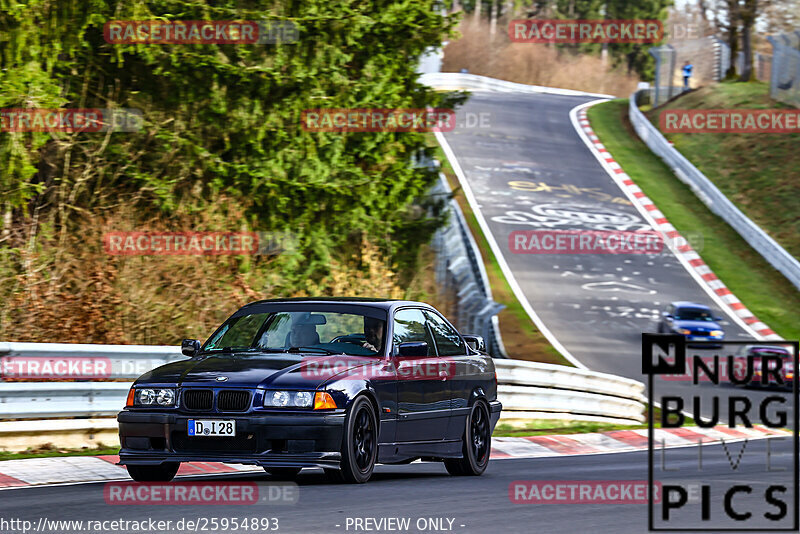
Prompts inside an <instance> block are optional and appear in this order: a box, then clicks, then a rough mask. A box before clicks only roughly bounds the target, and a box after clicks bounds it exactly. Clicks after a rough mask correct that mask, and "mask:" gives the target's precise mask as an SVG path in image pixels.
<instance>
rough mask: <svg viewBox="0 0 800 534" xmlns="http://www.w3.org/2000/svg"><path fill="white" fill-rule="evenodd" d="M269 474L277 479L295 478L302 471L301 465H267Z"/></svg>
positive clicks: (266, 469)
mask: <svg viewBox="0 0 800 534" xmlns="http://www.w3.org/2000/svg"><path fill="white" fill-rule="evenodd" d="M264 471H266V472H267V473H268V474H269V476H271V477H272V478H274V479H276V480H294V479H295V478H297V475H298V474H299V473H300V468H299V467H265V468H264Z"/></svg>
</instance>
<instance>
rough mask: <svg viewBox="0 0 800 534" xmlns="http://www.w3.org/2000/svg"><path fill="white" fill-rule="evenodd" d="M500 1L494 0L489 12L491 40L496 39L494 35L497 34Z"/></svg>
mask: <svg viewBox="0 0 800 534" xmlns="http://www.w3.org/2000/svg"><path fill="white" fill-rule="evenodd" d="M498 1H499V0H492V5H491V9H490V10H489V38H490V39H494V34H495V32H497V10H498V5H497V2H498Z"/></svg>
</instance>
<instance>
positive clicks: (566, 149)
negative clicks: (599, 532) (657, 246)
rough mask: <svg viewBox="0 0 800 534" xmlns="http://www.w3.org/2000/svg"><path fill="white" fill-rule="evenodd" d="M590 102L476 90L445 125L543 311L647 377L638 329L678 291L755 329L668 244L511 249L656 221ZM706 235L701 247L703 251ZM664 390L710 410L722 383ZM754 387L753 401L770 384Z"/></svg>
mask: <svg viewBox="0 0 800 534" xmlns="http://www.w3.org/2000/svg"><path fill="white" fill-rule="evenodd" d="M592 100H595V98H593V97H578V96H561V95H553V94H541V95H527V94H525V95H521V94H513V93H474V94H473V96H472V97H471V98H470V99H469V101H468V102H467V103H466V104H465V105H464V106H463V107H462V108H461V109H460V110H459V112H458V114H457V121H456V122H457V124H458V125H461V126H462V127H457V128H456V129H455V130H453V131H452V132H448V133H445V134H444V138H445V140H446V142H447V144H448V145H449V146H450V148H451V149H452V155H454V156H455V158H456V160H457V163H458V166H460V167H461V169H462V170H463V176H464V177H465V178H466V181H467V183H468V185H469V188H470V189H471V191H472V193H473V195H474V198H475V200H476V202H477V203H478V206H479V210H480V212H481V213H482V215H483V217H484V219H485V221H486V222H487V224H488V227H489V230H490V232H491V234H492V235H493V236H494V239H495V241H496V242H497V244H498V247H499V252H500V253H501V254H502V256H503V259H504V260H505V262H506V263H507V264H508V266H509V268H510V270H511V272H512V273H513V276H514V278H515V279H516V282H517V283H518V284H519V287H520V288H521V290H522V292H523V293H524V296H525V298H527V300H528V302H529V303H530V305H531V306H532V308H533V310H534V311H535V313H536V314H537V315H538V316H539V318H540V319H541V321H542V322H543V323H544V325H545V326H546V327H547V329H549V330H550V332H552V334H553V336H554V337H555V338H556V339H557V340H558V341H559V342H560V343H561V345H562V346H563V347H564V348H565V349H566V350H567V351H569V353H570V354H571V355H572V356H573V357H574V358H575V359H577V360H578V361H579V362H580V363H582V364H584V365H585V366H586V367H588V368H589V369H591V370H594V371H601V372H608V373H613V374H616V375H621V376H626V377H629V378H633V379H636V380H641V381H645V382H646V377H645V376H643V375H642V372H641V369H642V365H641V334H642V332H655V331H656V330H655V327H656V324H657V319H658V318H659V314H660V312H661V311H662V310H663V309H664V307H665V306H666V305H667V304H668V303H670V302H672V301H678V300H689V301H695V302H700V303H703V304H706V305H709V306H711V307H712V309H714V310H716V311H717V312H718V313H719V315H720V316H722V317H723V318H724V319H725V320H724V321H722V322H721V324H722V326H723V328H724V329H725V332H726V339H727V340H747V339H753V337H752V336H751V335H750V334H749V333H748V332H747V331H746V330H745V329H744V328H742V327H741V326H739V325H738V324H736V323H735V322H734V320H733V317H732V316H730V315H729V314H728V313H727V312H726V311H725V309H723V308H722V307H721V306H719V305H718V304H717V303H715V302H714V301H713V299H712V298H711V297H710V296H709V294H708V293H706V291H704V289H703V288H702V287H701V286H700V285H699V284H698V283H697V282H696V281H695V279H694V278H693V277H692V276H691V275H690V274H689V273H688V272H687V270H686V269H685V268H684V267H683V265H682V264H681V263H680V262H679V260H678V259H677V258H676V257H675V255H674V254H673V253H672V252H671V251H669V250H668V249H667V248H664V250H663V251H662V252H661V253H658V254H522V253H515V252H513V251H512V247H511V245H510V243H509V235H510V234H511V232H512V231H516V230H545V229H548V228H552V229H559V230H620V231H634V230H639V229H651V228H650V226H649V225H648V224H647V222H646V221H645V219H644V218H643V217H642V216H641V214H640V213H639V212H638V211H637V210H636V208H635V207H634V206H632V205H631V203H630V202H629V201H628V200H627V198H626V197H625V195H624V193H623V192H622V190H621V189H620V188H619V187H618V186H617V185H616V183H615V182H614V181H613V180H612V179H611V178H610V177H609V176H608V174H607V173H606V171H605V170H604V169H603V168H602V167H601V165H600V163H599V162H598V161H597V159H596V158H595V157H594V155H593V154H592V153H591V151H590V150H589V148H588V147H586V145H585V144H584V143H583V141H582V140H581V138H580V136H579V135H578V133H577V132H576V130H575V128H574V127H573V124H572V122H571V120H570V110H572V109H573V108H575V107H576V106H579V105H581V104H583V103H586V102H590V101H592ZM478 119H480V120H478ZM480 121H482V122H480ZM475 124H482V125H483V127H480V126H475ZM468 126H472V127H468ZM451 163H452V162H451ZM687 237H690V238H691V236H687ZM699 243H700V244H698V242H697V241H695V242H693V245H694V248H695V249H696V250H697V251H698V252H699V253H700V254H701V255H702V241H699ZM702 352H703V353H706V352H708V353H709V354H713V352H709V351H707V350H704V351H702ZM657 380H659V379H657ZM656 389H657V394H658V395H660V394H661V393H662V392H663V393H666V394H676V395H681V396H683V397H684V398H685V399H688V398H689V397H690V396H691V395H699V396H700V397H702V398H703V399H704V401H705V402H704V406H703V409H702V412H703V413H704V414H706V415H708V414H709V413H710V412H707V411H706V409H705V406H709V405H710V404H709V403H708V401H709V400H710V397H711V396H712V395H713V394H714V393H715V392H716V388H715V387H714V386H712V385H711V384H705V385H704V386H702V387H700V388H698V387H697V386H694V385H692V384H691V382H689V383H687V382H675V381H673V382H669V383H666V382H664V383H662V384H660V387H657V388H656ZM746 394H747V395H748V396H750V397H751V398H753V399H756V398H763V397H764V396H766V395H769V394H774V392H762V391H753V390H748V391H747V393H746ZM721 411H722V413H725V412H726V409H725V408H723V409H722V410H721ZM790 420H791V417H790Z"/></svg>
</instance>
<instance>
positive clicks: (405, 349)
mask: <svg viewBox="0 0 800 534" xmlns="http://www.w3.org/2000/svg"><path fill="white" fill-rule="evenodd" d="M397 352H398V354H400V356H410V357H419V356H427V355H428V344H427V343H425V342H424V341H409V342H408V343H400V344H399V345H397Z"/></svg>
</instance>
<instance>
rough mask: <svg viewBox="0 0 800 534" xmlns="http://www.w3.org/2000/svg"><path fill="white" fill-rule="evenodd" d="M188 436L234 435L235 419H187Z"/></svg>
mask: <svg viewBox="0 0 800 534" xmlns="http://www.w3.org/2000/svg"><path fill="white" fill-rule="evenodd" d="M188 434H189V435H190V436H235V435H236V421H232V420H227V419H189V422H188Z"/></svg>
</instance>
